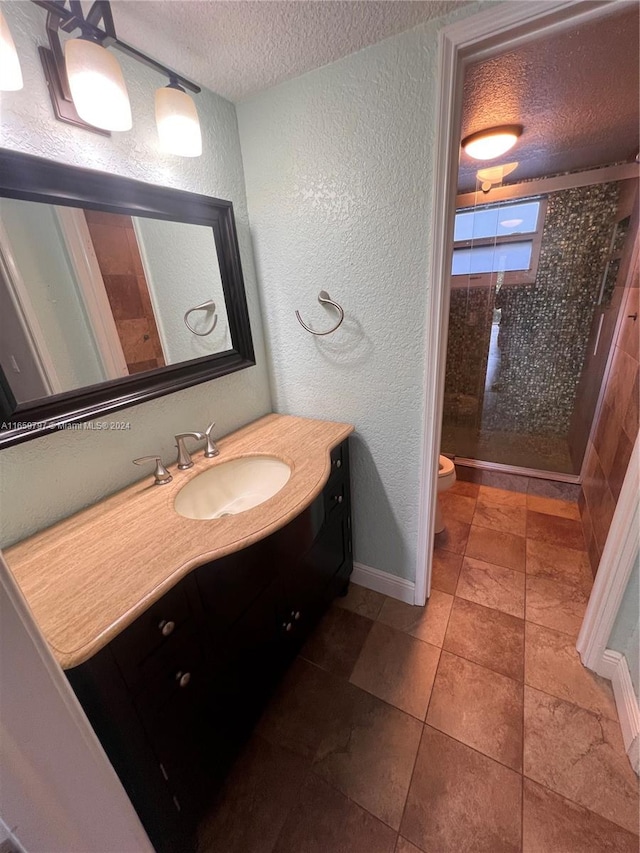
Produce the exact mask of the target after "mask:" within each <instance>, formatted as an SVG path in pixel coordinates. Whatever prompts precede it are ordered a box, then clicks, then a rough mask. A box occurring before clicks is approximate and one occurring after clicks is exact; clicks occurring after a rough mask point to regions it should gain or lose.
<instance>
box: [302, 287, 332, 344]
mask: <svg viewBox="0 0 640 853" xmlns="http://www.w3.org/2000/svg"><path fill="white" fill-rule="evenodd" d="M318 302H320V304H321V305H332V306H333V307H334V308H335V309H336V311H337V312H338V313H339V314H340V319H339V320H338V322H337V323H336V324H335V326H334V327H333V328H332V329H327V331H326V332H315V331H314V330H313V329H310V328H309V326H307V324H306V323H305V322H304V320H303V319H302V317H301V316H300V312H299V311H296V317H297V318H298V323H300V325H301V326H302V328H303V329H306V330H307V332H310V333H311V334H312V335H330V334H332V333H333V332H335V330H336V329H337V328H338V327H339V326H340V325H341V324H342V321H343V320H344V309H343V308H342V306H340V305H338V303H337V302H334V301H333V299H331V297H330V296H329V294H328V293H327V291H326V290H321V291H320V293H319V294H318Z"/></svg>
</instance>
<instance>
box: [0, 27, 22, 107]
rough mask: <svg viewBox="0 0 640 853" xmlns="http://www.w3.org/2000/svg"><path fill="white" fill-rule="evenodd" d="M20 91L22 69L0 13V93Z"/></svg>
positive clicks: (9, 32)
mask: <svg viewBox="0 0 640 853" xmlns="http://www.w3.org/2000/svg"><path fill="white" fill-rule="evenodd" d="M18 89H22V69H21V68H20V60H19V59H18V51H17V50H16V46H15V43H14V41H13V36H12V35H11V30H10V29H9V24H7V21H6V19H5V17H4V15H3V14H2V12H1V11H0V92H17V91H18Z"/></svg>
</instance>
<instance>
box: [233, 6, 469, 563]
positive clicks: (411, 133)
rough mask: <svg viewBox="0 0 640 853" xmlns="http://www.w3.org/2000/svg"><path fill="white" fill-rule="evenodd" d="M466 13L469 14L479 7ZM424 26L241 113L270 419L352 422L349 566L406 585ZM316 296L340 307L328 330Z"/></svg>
mask: <svg viewBox="0 0 640 853" xmlns="http://www.w3.org/2000/svg"><path fill="white" fill-rule="evenodd" d="M476 9H477V7H474V6H470V7H468V8H467V9H465V10H464V12H465V13H467V14H468V13H470V12H472V11H475V10H476ZM450 20H452V18H449V19H442V20H441V21H440V22H439V23H438V22H434V23H432V24H428V25H421V26H419V27H417V28H416V29H414V30H412V31H410V32H408V33H405V34H403V35H399V36H395V37H393V38H390V39H387V40H386V41H384V42H382V43H380V44H378V45H374V46H373V47H369V48H367V49H365V50H363V51H360V52H359V53H356V54H354V55H352V56H349V57H346V58H345V59H342V60H340V61H338V62H336V63H334V64H333V65H329V66H326V67H325V68H321V69H318V70H316V71H312V72H310V73H308V74H306V75H304V76H303V77H299V78H297V79H296V80H290V81H288V82H286V83H283V84H281V85H279V86H277V87H275V88H273V89H270V90H268V91H267V92H265V93H263V94H262V95H260V96H258V97H255V98H254V99H252V100H250V101H248V102H246V103H243V104H240V105H239V106H238V121H239V126H240V138H241V142H242V154H243V160H244V166H245V178H246V183H247V199H248V203H249V213H250V219H251V228H252V233H253V238H254V247H255V253H256V263H257V268H258V276H259V280H260V285H261V291H262V295H263V315H264V324H265V332H266V335H267V345H268V349H269V352H270V355H271V364H272V385H273V388H274V395H275V405H276V408H277V410H278V411H281V412H295V413H297V414H299V415H308V416H312V417H326V418H335V419H338V420H344V421H350V422H352V423H354V424H355V426H356V430H357V433H356V436H355V437H354V439H353V492H354V532H355V548H354V550H355V559H356V560H357V561H359V562H361V563H364V564H365V565H369V566H373V567H375V568H378V569H381V570H384V571H387V572H390V573H393V574H396V575H399V576H400V577H404V578H409V579H413V578H414V576H415V564H416V542H417V527H418V515H417V512H418V478H419V468H420V445H421V435H422V405H423V403H422V401H423V397H424V394H423V367H424V327H425V318H426V315H427V311H428V292H429V258H430V251H429V249H430V202H431V183H432V169H433V162H432V155H431V151H432V145H433V139H434V123H435V122H434V106H435V98H436V60H437V32H438V29H439V27H441V26H443V24H444V23H445V22H448V21H450ZM323 288H325V289H326V290H328V292H329V294H330V295H331V296H332V297H333V298H334V299H336V300H337V301H338V302H340V303H341V304H342V305H343V307H344V309H345V321H344V324H343V326H342V327H341V328H340V329H339V330H338V331H337V332H336V333H335V334H333V335H329V336H327V337H313V336H311V335H310V334H308V333H307V332H305V331H304V330H303V329H302V328H301V326H300V325H299V324H298V323H297V321H296V318H295V316H294V311H295V309H296V308H297V309H299V310H300V313H301V314H302V316H303V318H304V319H305V320H306V322H307V323H309V324H312V325H315V327H316V328H317V329H323V328H327V327H328V325H329V324H331V323H332V322H333V321H334V319H335V317H334V313H333V312H331V311H329V310H326V309H324V308H321V307H320V306H319V305H318V302H317V296H318V292H319V291H320V290H321V289H323Z"/></svg>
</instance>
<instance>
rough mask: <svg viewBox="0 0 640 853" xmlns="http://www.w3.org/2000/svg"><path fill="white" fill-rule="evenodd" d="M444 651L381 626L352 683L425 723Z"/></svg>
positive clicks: (372, 633)
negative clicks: (439, 661) (441, 654)
mask: <svg viewBox="0 0 640 853" xmlns="http://www.w3.org/2000/svg"><path fill="white" fill-rule="evenodd" d="M439 659H440V649H438V648H437V647H436V646H432V645H430V644H429V643H423V642H422V640H416V639H415V637H412V636H410V635H409V634H405V633H404V632H402V631H396V630H395V628H389V627H388V626H387V625H383V624H382V623H380V622H377V623H376V624H375V625H374V626H373V628H372V629H371V631H370V633H369V636H368V637H367V641H366V642H365V644H364V648H363V649H362V651H361V652H360V657H359V658H358V660H357V662H356V665H355V667H354V670H353V673H352V675H351V679H350V681H351V683H352V684H355V685H356V686H357V687H361V688H362V689H363V690H366V691H367V692H368V693H372V694H373V695H374V696H377V697H378V698H379V699H383V700H384V701H385V702H388V703H389V704H390V705H395V707H396V708H399V709H400V710H401V711H406V712H407V714H411V715H412V716H413V717H417V718H418V719H419V720H424V718H425V714H426V713H427V705H428V704H429V697H430V696H431V688H432V687H433V680H434V678H435V677H436V669H437V667H438V660H439Z"/></svg>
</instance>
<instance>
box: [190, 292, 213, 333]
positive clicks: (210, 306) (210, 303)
mask: <svg viewBox="0 0 640 853" xmlns="http://www.w3.org/2000/svg"><path fill="white" fill-rule="evenodd" d="M215 310H216V303H215V302H214V301H213V299H207V301H206V302H203V303H202V305H196V307H195V308H189V310H188V311H187V313H186V314H185V315H184V324H185V326H186V327H187V329H189V331H190V332H193V334H194V335H198V337H200V338H204V337H206V336H207V335H210V334H211V332H213V330H214V329H215V327H216V326H217V324H218V315H217V314H215V313H214V316H213V323H212V325H211V328H210V329H209V330H208V331H206V332H196V330H195V329H194V328H193V326H192V325H191V323H190V322H189V314H193V312H194V311H214V312H215Z"/></svg>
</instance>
